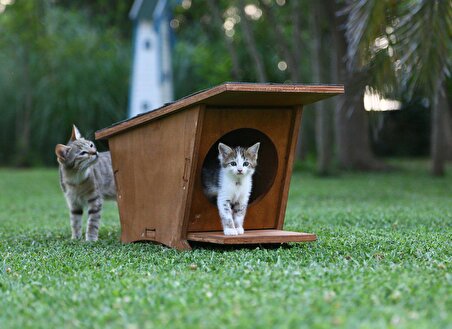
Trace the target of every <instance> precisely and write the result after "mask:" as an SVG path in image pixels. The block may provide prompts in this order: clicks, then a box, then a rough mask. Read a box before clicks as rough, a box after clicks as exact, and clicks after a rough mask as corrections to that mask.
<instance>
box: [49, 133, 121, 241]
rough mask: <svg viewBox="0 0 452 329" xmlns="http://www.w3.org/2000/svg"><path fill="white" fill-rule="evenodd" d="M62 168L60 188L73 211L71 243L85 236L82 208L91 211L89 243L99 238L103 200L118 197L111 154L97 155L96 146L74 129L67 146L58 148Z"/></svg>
mask: <svg viewBox="0 0 452 329" xmlns="http://www.w3.org/2000/svg"><path fill="white" fill-rule="evenodd" d="M55 153H56V155H57V160H58V162H59V164H60V185H61V188H62V190H63V192H64V196H65V197H66V201H67V204H68V207H69V211H70V220H71V228H72V239H79V238H81V236H82V216H83V208H85V207H87V208H88V223H87V228H86V240H87V241H96V240H97V238H98V232H99V225H100V219H101V211H102V204H103V201H104V199H113V198H115V197H116V188H115V181H114V177H113V170H112V166H111V157H110V152H101V153H99V152H97V149H96V147H95V146H94V143H93V142H91V141H89V140H86V139H84V138H83V137H82V136H81V135H80V132H79V131H78V129H77V127H75V126H73V128H72V136H71V139H70V141H69V143H68V144H67V145H62V144H58V145H57V146H56V148H55Z"/></svg>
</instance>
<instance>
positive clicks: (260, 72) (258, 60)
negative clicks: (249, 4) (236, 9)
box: [239, 0, 267, 82]
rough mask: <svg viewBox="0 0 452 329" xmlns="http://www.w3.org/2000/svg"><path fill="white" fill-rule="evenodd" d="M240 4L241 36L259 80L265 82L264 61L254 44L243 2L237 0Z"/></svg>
mask: <svg viewBox="0 0 452 329" xmlns="http://www.w3.org/2000/svg"><path fill="white" fill-rule="evenodd" d="M239 6H240V16H241V18H242V20H241V24H242V27H243V36H244V38H245V41H246V45H247V48H248V51H249V53H250V55H251V57H252V58H253V62H254V64H255V66H256V74H257V78H258V81H259V82H267V74H266V73H265V66H264V61H263V59H262V55H261V53H260V52H259V51H258V49H257V46H256V40H255V39H254V33H253V30H252V28H251V25H250V22H249V19H248V17H247V16H246V13H245V3H244V1H243V0H240V1H239Z"/></svg>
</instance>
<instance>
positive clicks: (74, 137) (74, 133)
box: [71, 125, 82, 142]
mask: <svg viewBox="0 0 452 329" xmlns="http://www.w3.org/2000/svg"><path fill="white" fill-rule="evenodd" d="M80 138H82V134H80V131H79V130H78V128H77V127H76V126H75V125H72V134H71V142H73V141H75V140H77V139H80Z"/></svg>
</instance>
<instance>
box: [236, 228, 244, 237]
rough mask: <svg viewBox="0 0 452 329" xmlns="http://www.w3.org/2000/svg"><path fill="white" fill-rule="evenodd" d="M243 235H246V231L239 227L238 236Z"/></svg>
mask: <svg viewBox="0 0 452 329" xmlns="http://www.w3.org/2000/svg"><path fill="white" fill-rule="evenodd" d="M243 233H245V230H244V229H243V227H237V234H238V235H241V234H243Z"/></svg>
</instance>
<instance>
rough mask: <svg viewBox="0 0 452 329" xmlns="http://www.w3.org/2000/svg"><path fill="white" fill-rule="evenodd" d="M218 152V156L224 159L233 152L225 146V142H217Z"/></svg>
mask: <svg viewBox="0 0 452 329" xmlns="http://www.w3.org/2000/svg"><path fill="white" fill-rule="evenodd" d="M218 152H220V156H221V157H222V158H223V159H224V158H227V156H228V155H229V154H230V153H232V152H233V150H232V149H231V148H230V147H229V146H227V145H226V144H223V143H220V144H218Z"/></svg>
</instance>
